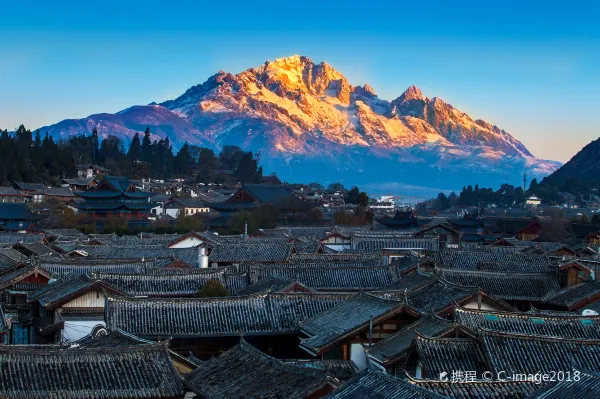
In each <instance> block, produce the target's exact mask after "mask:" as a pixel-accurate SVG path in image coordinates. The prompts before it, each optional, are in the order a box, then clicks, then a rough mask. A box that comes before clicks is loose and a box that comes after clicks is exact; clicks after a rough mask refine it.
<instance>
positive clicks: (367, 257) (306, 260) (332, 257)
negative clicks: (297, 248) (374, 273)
mask: <svg viewBox="0 0 600 399" xmlns="http://www.w3.org/2000/svg"><path fill="white" fill-rule="evenodd" d="M289 263H292V264H296V265H304V264H311V265H337V264H345V265H353V266H383V264H384V263H383V256H381V254H379V253H368V254H347V253H341V254H297V255H292V257H290V259H289Z"/></svg>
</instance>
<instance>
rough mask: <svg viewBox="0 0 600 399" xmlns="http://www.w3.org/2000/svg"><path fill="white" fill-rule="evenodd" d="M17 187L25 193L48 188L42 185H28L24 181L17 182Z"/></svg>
mask: <svg viewBox="0 0 600 399" xmlns="http://www.w3.org/2000/svg"><path fill="white" fill-rule="evenodd" d="M15 185H16V186H17V188H18V189H20V190H25V191H40V190H43V189H45V188H46V186H45V185H43V184H42V183H26V182H23V181H18V182H15Z"/></svg>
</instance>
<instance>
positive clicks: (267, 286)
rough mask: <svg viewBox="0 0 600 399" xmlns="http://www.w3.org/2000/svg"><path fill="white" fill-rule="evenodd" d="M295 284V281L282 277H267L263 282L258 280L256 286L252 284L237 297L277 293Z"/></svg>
mask: <svg viewBox="0 0 600 399" xmlns="http://www.w3.org/2000/svg"><path fill="white" fill-rule="evenodd" d="M293 283H294V280H292V279H287V278H281V277H267V278H264V279H262V280H258V281H257V282H255V283H254V284H250V285H248V286H246V287H244V288H242V289H241V290H240V291H238V292H237V295H252V294H258V293H262V292H277V291H281V290H282V289H284V288H286V287H288V286H290V285H291V284H293Z"/></svg>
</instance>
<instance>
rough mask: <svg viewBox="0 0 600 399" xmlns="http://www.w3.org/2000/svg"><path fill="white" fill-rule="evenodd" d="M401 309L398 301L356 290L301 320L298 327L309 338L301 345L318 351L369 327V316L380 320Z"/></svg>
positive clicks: (312, 350)
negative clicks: (344, 299)
mask: <svg viewBox="0 0 600 399" xmlns="http://www.w3.org/2000/svg"><path fill="white" fill-rule="evenodd" d="M403 310H404V305H403V304H402V302H400V301H396V300H390V299H383V298H379V297H376V296H373V295H370V294H366V293H362V292H361V293H358V294H356V295H354V296H352V297H351V298H349V299H348V300H346V301H343V302H341V303H340V304H338V305H336V306H334V307H332V308H330V309H329V310H327V311H325V312H323V313H320V314H318V315H316V316H314V317H312V318H310V319H308V320H307V321H305V322H303V323H302V324H301V325H300V328H301V330H302V332H304V333H305V334H307V335H308V336H309V338H305V339H302V340H301V341H300V347H302V348H303V349H305V350H307V351H308V352H309V353H311V354H314V355H316V354H320V353H322V352H323V351H326V350H327V348H328V347H330V346H331V345H333V344H334V343H335V342H337V341H338V340H339V339H341V338H344V337H347V336H349V335H350V334H352V333H353V332H356V331H357V330H359V329H361V328H364V327H365V326H366V327H368V325H369V320H370V318H371V317H372V318H373V323H375V322H381V321H382V320H384V319H385V318H388V317H391V316H393V315H395V314H398V313H400V312H402V311H403Z"/></svg>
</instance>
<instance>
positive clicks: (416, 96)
mask: <svg viewBox="0 0 600 399" xmlns="http://www.w3.org/2000/svg"><path fill="white" fill-rule="evenodd" d="M399 99H400V100H401V101H411V100H421V101H423V100H425V97H423V93H422V92H421V89H419V88H418V87H417V86H415V85H411V86H410V87H409V88H408V89H406V91H405V92H404V93H402V95H401V96H400V97H399Z"/></svg>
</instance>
